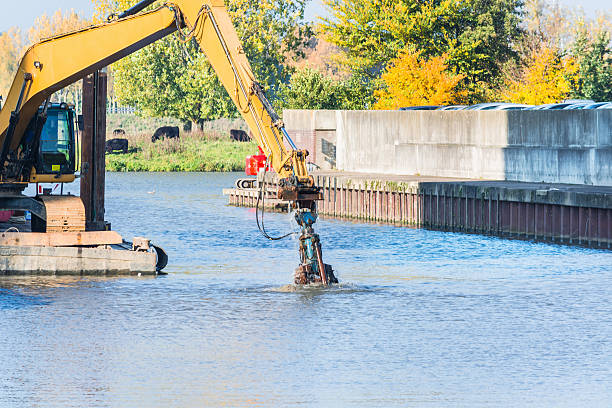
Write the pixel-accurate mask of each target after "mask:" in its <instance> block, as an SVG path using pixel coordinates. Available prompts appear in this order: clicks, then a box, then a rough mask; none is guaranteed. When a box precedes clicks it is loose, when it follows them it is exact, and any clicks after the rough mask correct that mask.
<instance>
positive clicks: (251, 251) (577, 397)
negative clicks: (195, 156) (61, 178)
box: [0, 174, 612, 407]
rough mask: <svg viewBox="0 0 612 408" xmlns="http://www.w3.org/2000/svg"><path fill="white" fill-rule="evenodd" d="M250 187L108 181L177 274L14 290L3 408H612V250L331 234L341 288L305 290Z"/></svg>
mask: <svg viewBox="0 0 612 408" xmlns="http://www.w3.org/2000/svg"><path fill="white" fill-rule="evenodd" d="M236 177H237V174H108V178H107V214H106V218H107V220H109V221H111V222H112V224H113V228H114V229H115V230H117V231H119V232H120V233H121V234H122V235H124V237H126V238H128V239H129V238H131V237H132V236H134V235H144V236H147V237H150V238H153V239H154V240H155V242H156V243H158V244H159V245H161V246H162V247H164V248H165V249H166V250H167V252H168V254H169V256H170V264H169V266H168V267H167V269H166V272H169V275H168V276H163V277H158V278H115V279H90V278H87V279H67V278H61V279H60V278H36V279H34V278H28V279H4V280H2V281H0V362H1V365H2V366H1V368H0V406H1V407H5V406H6V407H137V406H142V407H145V406H146V407H202V406H232V407H242V406H321V407H331V406H349V407H374V406H376V407H392V406H402V407H403V406H414V407H439V406H447V407H461V406H470V407H473V406H486V407H500V406H504V407H505V406H507V407H524V406H534V407H535V406H537V407H541V406H550V407H553V406H554V407H576V406H589V407H609V406H612V343H611V341H612V340H611V338H612V302H611V298H612V254H610V253H609V252H604V251H597V250H591V249H583V248H571V247H562V246H554V245H546V244H534V243H530V242H523V241H511V240H502V239H497V238H490V237H484V236H478V235H464V234H454V233H442V232H432V231H426V230H416V229H409V228H397V227H393V226H385V225H368V224H353V223H350V222H341V221H334V220H320V222H319V223H318V225H317V231H318V232H319V233H320V235H321V239H322V242H323V248H324V257H325V261H326V262H328V263H330V264H332V265H333V266H334V268H335V270H336V271H337V275H338V277H339V279H340V281H341V282H342V283H341V285H339V286H338V287H335V288H332V289H328V290H322V289H308V290H306V289H301V290H291V287H287V286H286V285H287V284H289V283H290V282H291V280H292V273H293V269H294V268H295V267H296V265H297V242H296V241H295V240H288V241H281V242H269V241H265V240H264V239H263V238H262V237H261V236H260V235H259V234H258V231H257V227H256V224H255V218H254V216H255V215H254V211H253V210H251V209H244V208H233V207H227V206H225V199H224V197H223V196H222V195H221V190H222V188H224V187H230V186H231V185H232V183H233V180H234V179H235V178H236ZM266 226H267V227H268V228H269V229H270V230H271V232H275V233H281V232H286V231H287V230H289V229H290V228H291V225H290V221H289V216H288V215H287V214H266Z"/></svg>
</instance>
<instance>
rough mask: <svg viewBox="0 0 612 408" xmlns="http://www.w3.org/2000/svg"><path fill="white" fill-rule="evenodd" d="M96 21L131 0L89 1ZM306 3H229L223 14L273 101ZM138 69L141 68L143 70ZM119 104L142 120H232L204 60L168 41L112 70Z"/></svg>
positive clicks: (304, 35) (300, 40)
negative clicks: (135, 111)
mask: <svg viewBox="0 0 612 408" xmlns="http://www.w3.org/2000/svg"><path fill="white" fill-rule="evenodd" d="M93 1H94V4H95V6H96V11H97V13H98V18H101V17H103V16H105V15H107V14H109V13H110V12H111V11H117V10H122V9H125V8H127V7H129V6H131V5H133V4H134V3H135V0H93ZM305 3H306V0H260V1H257V2H254V1H250V0H229V1H228V2H227V7H228V12H229V13H230V16H231V18H232V21H233V22H234V26H235V27H236V31H237V32H238V36H239V38H240V39H241V42H242V45H243V48H244V50H245V52H246V54H247V57H248V58H249V61H250V62H251V65H252V67H253V71H254V73H255V75H256V78H257V80H258V81H259V82H260V83H261V85H262V86H263V87H264V89H266V91H267V92H268V95H269V96H270V97H271V98H273V97H274V95H275V94H276V92H277V90H278V88H279V86H280V84H282V83H286V82H288V80H289V77H290V74H291V72H292V69H291V67H290V66H289V64H288V62H289V61H290V60H291V59H293V58H298V57H299V56H300V55H301V52H300V50H301V49H302V48H303V46H304V45H305V44H306V41H307V40H308V38H309V36H310V35H311V31H310V28H309V26H308V25H307V24H306V23H305V21H304V8H305ZM143 67H145V68H144V69H143ZM113 74H114V77H115V92H116V94H117V97H118V99H119V100H120V102H122V103H124V104H129V105H134V106H138V107H139V108H140V109H141V111H142V113H143V114H146V115H152V116H172V117H176V118H179V119H181V120H184V121H191V122H202V121H203V120H211V119H216V118H219V117H232V116H236V115H237V111H236V108H235V107H234V105H233V103H232V102H231V100H230V98H229V96H228V95H227V92H226V91H225V89H224V88H223V87H222V85H221V83H220V82H219V80H218V79H217V76H216V74H215V73H214V71H213V69H212V67H211V66H210V64H209V62H208V60H207V59H206V57H205V56H204V55H203V54H202V53H201V52H200V51H199V47H198V45H197V44H196V43H195V42H194V41H191V42H188V43H186V44H183V43H182V42H181V41H180V39H178V38H177V36H176V35H171V36H168V37H166V38H164V39H162V40H159V41H157V42H156V43H154V44H151V45H149V46H148V47H146V48H145V49H143V50H141V51H138V52H136V53H134V54H132V55H130V56H128V57H126V58H124V59H123V60H121V61H119V62H118V63H116V64H115V65H114V66H113Z"/></svg>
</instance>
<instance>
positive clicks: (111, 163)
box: [106, 114, 257, 172]
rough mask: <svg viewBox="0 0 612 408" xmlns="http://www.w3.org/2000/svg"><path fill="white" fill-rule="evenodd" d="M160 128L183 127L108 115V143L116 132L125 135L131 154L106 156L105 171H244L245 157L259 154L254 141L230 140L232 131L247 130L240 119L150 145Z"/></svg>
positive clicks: (168, 120)
mask: <svg viewBox="0 0 612 408" xmlns="http://www.w3.org/2000/svg"><path fill="white" fill-rule="evenodd" d="M160 126H179V127H180V126H182V125H181V122H180V121H178V120H176V119H171V118H142V117H139V116H136V115H134V114H109V115H108V117H107V132H108V134H107V140H108V139H112V138H113V137H114V136H113V133H112V132H113V130H114V129H122V130H124V131H125V132H126V135H125V136H119V137H121V138H123V137H125V138H126V139H128V143H129V152H128V153H127V154H107V155H106V170H108V171H118V172H173V171H176V172H179V171H181V172H193V171H218V172H224V171H242V170H244V168H245V157H246V156H250V155H252V154H255V153H256V152H257V145H256V144H255V143H253V142H249V143H239V142H234V141H232V140H231V139H230V138H229V130H230V129H243V130H246V129H247V128H246V124H245V123H244V122H243V121H242V120H241V119H218V120H215V121H210V122H205V124H204V125H203V130H201V131H196V132H183V131H181V138H180V140H174V139H171V140H159V141H157V142H156V143H151V135H153V133H154V132H155V129H157V128H158V127H160Z"/></svg>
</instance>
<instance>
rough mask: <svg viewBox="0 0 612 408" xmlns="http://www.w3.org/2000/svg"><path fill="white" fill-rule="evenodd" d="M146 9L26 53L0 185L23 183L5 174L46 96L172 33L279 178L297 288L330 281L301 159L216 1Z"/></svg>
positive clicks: (2, 153)
mask: <svg viewBox="0 0 612 408" xmlns="http://www.w3.org/2000/svg"><path fill="white" fill-rule="evenodd" d="M152 3H154V0H144V1H141V2H140V3H138V4H136V5H135V6H133V7H132V8H130V9H128V10H126V11H124V12H123V13H120V14H118V15H113V16H111V17H109V21H108V22H106V23H104V24H100V25H96V26H92V27H88V28H85V29H82V30H78V31H74V32H71V33H67V34H63V35H60V36H57V37H53V38H49V39H46V40H43V41H41V42H40V43H38V44H35V45H33V46H32V47H30V48H29V49H28V50H27V51H26V53H25V56H24V57H23V59H22V61H21V64H20V65H19V68H18V71H17V74H16V76H15V79H14V81H13V84H12V86H11V89H10V91H9V93H8V96H7V98H6V101H5V103H4V106H3V107H2V110H1V111H0V184H6V183H17V182H21V183H23V182H28V181H30V180H29V179H27V180H23V179H18V178H16V176H15V175H14V174H12V173H11V172H8V171H7V169H9V168H13V167H14V166H11V160H17V159H15V158H16V157H17V158H18V155H19V151H20V146H21V145H22V143H23V139H24V135H25V134H26V130H27V129H28V126H30V127H31V126H32V125H31V123H32V121H33V118H34V117H36V115H37V114H40V113H39V109H40V107H41V105H43V104H46V103H48V101H49V98H50V97H51V95H53V93H55V92H56V91H58V90H60V89H62V88H64V87H65V86H67V85H69V84H71V83H74V82H76V81H78V80H79V79H81V78H83V77H84V76H86V75H88V74H90V73H92V72H95V71H96V70H99V69H101V68H103V67H105V66H107V65H109V64H112V63H113V62H115V61H117V60H119V59H121V58H123V57H125V56H127V55H129V54H131V53H133V52H135V51H137V50H139V49H141V48H143V47H145V46H147V45H149V44H151V43H153V42H155V41H157V40H159V39H160V38H163V37H165V36H167V35H169V34H171V33H174V32H178V35H179V36H180V37H181V38H182V39H183V41H189V40H191V39H194V40H195V41H197V42H198V44H199V46H200V48H201V49H202V51H203V52H204V53H205V54H206V56H207V58H208V60H209V61H210V63H211V65H212V67H213V68H214V70H215V72H216V73H217V75H218V77H219V80H220V82H221V83H222V84H223V86H224V87H225V89H226V90H227V92H228V94H229V96H230V97H231V99H232V101H233V102H234V104H235V105H236V107H237V108H238V111H239V112H240V114H241V115H242V117H243V118H244V120H245V121H246V123H247V125H248V126H249V129H250V130H251V132H252V134H253V136H254V138H255V140H256V141H257V143H258V144H259V146H260V147H261V148H262V149H263V150H264V152H265V153H266V155H267V157H268V163H269V165H270V166H271V167H272V168H273V169H274V170H275V171H276V173H277V174H278V176H279V180H280V181H279V197H280V198H282V199H286V200H288V201H292V202H293V203H294V206H293V207H294V208H296V209H297V212H296V219H297V221H298V224H299V225H300V226H301V228H302V234H301V238H300V239H301V242H302V243H303V245H302V246H301V248H302V249H301V252H300V253H301V258H302V265H301V266H300V268H301V269H300V268H298V269H299V270H301V271H302V272H300V274H301V275H300V279H297V278H296V280H300V281H304V280H305V281H306V282H305V283H311V281H321V282H322V283H331V282H333V281H335V278H334V277H333V273H332V272H331V268H330V267H329V265H325V264H323V262H322V260H321V255H320V253H321V247H320V243H319V237H318V236H317V235H316V234H314V232H313V231H312V224H313V223H314V222H315V221H316V201H317V200H320V199H321V198H322V196H321V193H320V190H319V189H318V188H317V187H316V186H314V183H313V181H312V177H310V176H309V175H308V172H307V169H306V157H307V156H308V152H307V151H305V150H299V149H298V148H297V147H296V146H295V144H294V143H293V141H292V140H291V138H290V137H289V135H288V134H287V132H286V130H285V128H284V125H283V123H282V121H281V120H280V118H279V117H278V116H277V114H276V113H275V112H274V109H272V106H271V104H270V103H269V102H268V100H267V99H266V97H265V93H264V91H263V89H262V87H261V86H260V85H259V83H257V81H256V79H255V76H254V74H253V71H252V69H251V65H250V63H249V61H248V59H247V57H246V55H245V52H244V49H243V48H242V45H241V43H240V41H239V39H238V35H237V33H236V31H235V29H234V26H233V25H232V21H231V19H230V16H229V14H228V12H227V10H226V8H225V5H224V2H223V0H173V1H172V2H168V3H166V4H164V5H163V6H161V7H159V8H157V9H155V10H153V11H148V12H143V10H144V9H145V8H147V7H148V6H150V5H151V4H152ZM143 69H146V67H143ZM287 145H288V146H289V148H288V147H287ZM22 161H23V160H22ZM22 178H23V176H22ZM30 178H31V177H30ZM328 274H331V276H330V275H328ZM304 276H312V277H313V278H307V279H306V278H304ZM317 277H318V278H317Z"/></svg>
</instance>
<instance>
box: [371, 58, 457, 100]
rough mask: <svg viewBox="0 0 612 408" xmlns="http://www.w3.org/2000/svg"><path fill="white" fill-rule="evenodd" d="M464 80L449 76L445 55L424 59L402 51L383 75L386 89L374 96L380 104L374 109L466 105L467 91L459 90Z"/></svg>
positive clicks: (452, 75) (451, 74) (450, 73)
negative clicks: (461, 103)
mask: <svg viewBox="0 0 612 408" xmlns="http://www.w3.org/2000/svg"><path fill="white" fill-rule="evenodd" d="M464 78H465V75H462V74H454V73H452V72H449V70H448V55H446V54H442V55H441V56H437V57H430V58H424V57H422V56H421V53H420V52H418V51H415V50H414V49H406V50H403V51H401V52H400V54H399V56H398V57H397V58H396V59H394V60H392V61H391V64H390V66H389V67H388V68H387V69H386V70H385V72H384V73H383V74H382V77H381V79H382V81H383V83H384V85H385V87H384V88H383V89H381V90H378V91H376V92H375V96H376V98H377V99H378V102H377V103H376V104H375V105H374V109H398V108H401V107H404V106H418V105H452V104H456V103H460V102H463V101H465V99H466V98H467V91H466V90H465V89H462V88H461V86H460V83H461V81H462V80H463V79H464Z"/></svg>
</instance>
